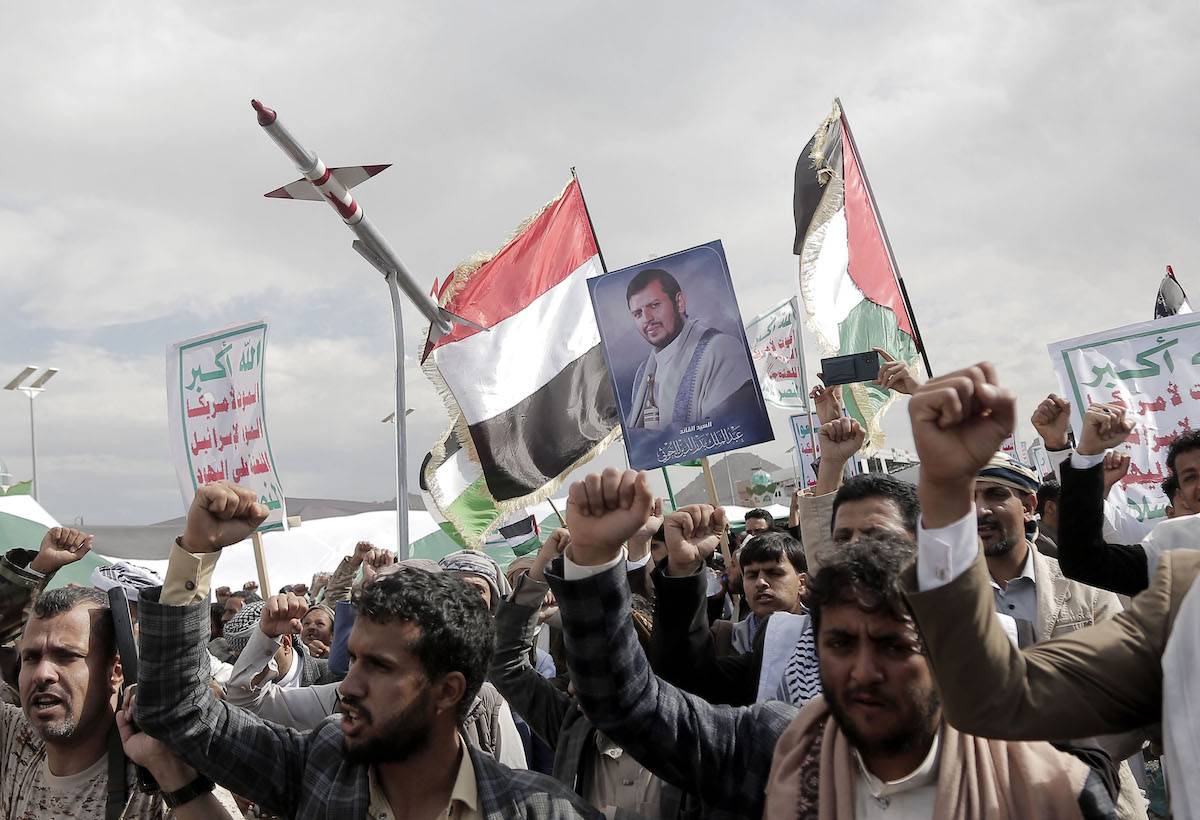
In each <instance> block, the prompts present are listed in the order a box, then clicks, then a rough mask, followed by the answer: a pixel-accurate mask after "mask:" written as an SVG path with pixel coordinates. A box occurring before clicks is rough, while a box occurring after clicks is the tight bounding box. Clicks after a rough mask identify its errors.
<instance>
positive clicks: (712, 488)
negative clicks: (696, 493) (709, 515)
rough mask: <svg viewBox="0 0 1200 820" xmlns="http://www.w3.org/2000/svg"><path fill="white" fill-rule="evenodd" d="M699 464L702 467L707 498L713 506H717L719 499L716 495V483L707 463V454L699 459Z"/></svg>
mask: <svg viewBox="0 0 1200 820" xmlns="http://www.w3.org/2000/svg"><path fill="white" fill-rule="evenodd" d="M700 466H701V467H703V468H704V483H705V485H706V486H707V487H708V500H709V502H710V503H711V504H712V505H713V506H714V507H719V506H721V499H720V498H718V497H717V483H716V482H715V481H713V474H712V467H710V466H709V465H708V456H705V457H704V458H702V459H700Z"/></svg>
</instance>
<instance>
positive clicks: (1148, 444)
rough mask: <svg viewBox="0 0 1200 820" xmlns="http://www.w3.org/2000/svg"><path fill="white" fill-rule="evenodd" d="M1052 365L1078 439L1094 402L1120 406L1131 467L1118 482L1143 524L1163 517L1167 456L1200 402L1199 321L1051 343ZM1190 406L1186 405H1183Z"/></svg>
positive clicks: (1184, 319)
mask: <svg viewBox="0 0 1200 820" xmlns="http://www.w3.org/2000/svg"><path fill="white" fill-rule="evenodd" d="M1048 348H1049V351H1050V359H1051V361H1052V363H1053V365H1054V369H1055V372H1056V373H1057V375H1058V380H1059V384H1060V385H1061V386H1062V391H1063V395H1064V396H1065V397H1066V398H1067V400H1068V401H1070V402H1071V424H1072V427H1073V428H1074V430H1075V437H1076V439H1078V438H1079V436H1080V435H1081V434H1082V423H1083V412H1084V411H1085V410H1086V409H1087V406H1088V405H1089V404H1092V403H1112V404H1119V405H1121V406H1123V407H1124V408H1125V410H1126V414H1127V418H1129V419H1130V420H1132V421H1133V422H1134V423H1135V427H1134V429H1133V432H1132V433H1131V434H1130V436H1129V439H1128V441H1127V443H1126V445H1125V447H1126V448H1127V449H1128V452H1129V455H1130V457H1131V460H1132V464H1131V465H1130V468H1129V474H1128V475H1127V476H1125V478H1124V479H1123V480H1122V481H1121V484H1122V486H1123V488H1124V491H1125V496H1126V504H1127V506H1128V507H1129V510H1130V512H1132V513H1133V514H1135V515H1136V516H1137V517H1138V520H1140V521H1143V522H1145V521H1149V520H1150V519H1153V518H1161V517H1163V516H1165V515H1166V507H1167V499H1166V496H1164V495H1163V493H1162V491H1161V489H1160V487H1159V485H1160V484H1161V483H1162V481H1163V479H1165V478H1166V477H1167V475H1168V471H1167V449H1168V448H1169V447H1170V445H1171V442H1173V441H1174V440H1175V439H1176V438H1177V437H1178V436H1179V435H1180V434H1181V433H1182V432H1184V431H1186V430H1190V429H1192V428H1193V424H1194V423H1196V422H1200V416H1197V419H1196V420H1195V421H1193V419H1192V418H1191V417H1190V416H1191V414H1192V413H1196V412H1198V411H1197V409H1196V404H1195V400H1197V399H1200V317H1198V316H1197V315H1196V314H1186V315H1179V316H1171V317H1168V318H1165V319H1158V320H1155V321H1153V322H1142V323H1140V324H1136V325H1127V326H1125V327H1120V328H1116V329H1114V330H1106V331H1104V332H1101V333H1092V334H1089V335H1087V336H1080V337H1078V338H1075V339H1067V340H1065V341H1061V342H1055V343H1054V344H1051V345H1049V346H1048ZM1188 399H1190V401H1189V400H1188Z"/></svg>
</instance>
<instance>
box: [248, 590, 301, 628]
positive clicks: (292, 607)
mask: <svg viewBox="0 0 1200 820" xmlns="http://www.w3.org/2000/svg"><path fill="white" fill-rule="evenodd" d="M305 612H308V601H306V600H304V599H303V598H301V597H300V596H299V595H293V594H292V593H290V592H285V593H283V594H282V595H272V596H271V597H270V598H268V599H267V602H266V605H265V606H263V611H262V616H261V618H260V619H259V621H258V628H259V629H261V630H262V631H263V634H264V635H266V636H268V637H270V638H278V637H279V636H280V635H299V634H300V629H301V625H300V619H301V618H303V617H304V613H305Z"/></svg>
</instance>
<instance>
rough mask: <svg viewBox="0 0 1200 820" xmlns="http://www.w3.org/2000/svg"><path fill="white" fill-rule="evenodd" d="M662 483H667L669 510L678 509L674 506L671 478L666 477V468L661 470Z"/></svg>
mask: <svg viewBox="0 0 1200 820" xmlns="http://www.w3.org/2000/svg"><path fill="white" fill-rule="evenodd" d="M662 474H663V481H665V482H667V498H669V499H671V509H672V510H677V509H679V507H678V506H677V505H676V504H675V490H673V489H671V477H670V476H669V475H667V468H666V467H663V468H662Z"/></svg>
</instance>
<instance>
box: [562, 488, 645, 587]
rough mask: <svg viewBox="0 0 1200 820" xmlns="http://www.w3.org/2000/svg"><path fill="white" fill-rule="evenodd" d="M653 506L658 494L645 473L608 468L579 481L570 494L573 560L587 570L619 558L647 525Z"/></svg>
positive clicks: (571, 554)
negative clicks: (651, 486) (627, 542)
mask: <svg viewBox="0 0 1200 820" xmlns="http://www.w3.org/2000/svg"><path fill="white" fill-rule="evenodd" d="M653 505H654V494H653V493H651V492H650V485H649V484H647V483H646V474H645V473H642V472H638V471H635V470H625V471H624V472H621V471H619V470H617V469H616V468H614V467H608V468H606V469H605V470H604V472H603V473H592V474H591V475H589V476H587V477H586V478H584V479H583V481H576V482H575V483H574V484H572V485H571V490H570V492H569V493H568V494H567V529H569V530H570V531H571V544H570V547H569V550H570V552H569V553H568V554H569V555H570V556H571V560H572V561H574V562H575V563H577V564H582V565H585V566H586V565H596V564H605V563H608V562H609V561H611V560H612V559H614V558H616V557H617V555H619V554H620V552H621V547H622V546H623V545H624V544H625V542H626V541H628V540H629V538H630V536H632V535H633V534H634V533H636V532H637V531H638V530H639V529H641V528H642V527H643V526H644V525H645V523H646V519H647V518H649V517H650V514H651V512H652V511H653Z"/></svg>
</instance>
